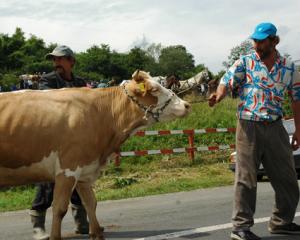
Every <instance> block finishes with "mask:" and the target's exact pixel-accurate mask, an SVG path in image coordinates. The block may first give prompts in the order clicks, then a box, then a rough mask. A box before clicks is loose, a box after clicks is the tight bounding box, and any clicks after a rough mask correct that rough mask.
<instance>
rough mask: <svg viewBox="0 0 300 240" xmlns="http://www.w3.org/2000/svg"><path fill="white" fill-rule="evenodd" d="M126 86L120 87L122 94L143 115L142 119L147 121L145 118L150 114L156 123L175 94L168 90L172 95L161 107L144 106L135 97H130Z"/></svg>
mask: <svg viewBox="0 0 300 240" xmlns="http://www.w3.org/2000/svg"><path fill="white" fill-rule="evenodd" d="M127 84H128V83H125V84H123V85H122V87H123V89H124V92H125V94H126V95H127V97H128V98H129V99H130V100H131V101H133V102H134V103H135V104H136V105H137V106H138V107H139V108H140V109H141V110H142V111H143V112H144V113H145V115H144V119H146V120H147V119H148V118H147V114H150V115H151V117H152V118H153V119H154V120H155V121H156V122H159V116H160V114H161V113H163V111H164V109H165V108H166V107H167V106H168V105H169V104H170V102H171V100H172V98H173V96H175V93H173V92H172V91H171V90H169V89H168V90H169V91H170V92H171V93H172V95H171V97H170V98H169V99H168V100H167V101H165V102H164V103H163V104H161V106H158V105H150V106H145V105H143V104H142V103H140V102H139V101H138V99H137V98H136V97H134V96H132V95H130V94H129V92H128V91H127V89H126V85H127Z"/></svg>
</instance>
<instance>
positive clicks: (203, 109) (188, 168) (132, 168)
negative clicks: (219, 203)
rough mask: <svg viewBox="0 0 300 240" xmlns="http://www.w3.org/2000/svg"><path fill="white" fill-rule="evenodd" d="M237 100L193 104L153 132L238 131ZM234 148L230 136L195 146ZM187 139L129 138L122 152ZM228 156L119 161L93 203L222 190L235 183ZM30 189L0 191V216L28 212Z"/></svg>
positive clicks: (207, 137) (201, 139)
mask: <svg viewBox="0 0 300 240" xmlns="http://www.w3.org/2000/svg"><path fill="white" fill-rule="evenodd" d="M236 104H237V101H236V100H232V99H225V100H224V101H222V102H221V103H220V104H219V105H217V106H216V107H214V108H209V107H208V106H207V103H195V104H193V111H192V112H191V114H190V115H189V116H188V117H186V118H183V119H177V120H175V121H172V122H169V123H166V124H162V123H159V124H156V125H155V126H154V127H152V128H151V129H152V130H153V129H157V130H167V129H202V128H208V127H209V128H227V127H235V126H236V117H235V113H236ZM231 143H234V134H232V133H213V134H198V135H195V146H200V145H217V144H231ZM187 146H188V138H187V136H185V135H167V136H146V137H135V136H134V137H131V138H130V139H128V141H126V142H125V144H124V145H123V146H122V149H121V151H133V150H145V149H161V148H177V147H187ZM229 154H230V151H217V152H201V153H196V154H195V160H194V161H193V162H192V161H191V160H190V159H189V158H188V156H187V154H186V153H184V154H176V155H175V154H174V155H151V156H143V157H123V158H122V159H121V165H120V166H119V167H115V166H114V163H111V164H109V165H108V166H107V167H106V169H105V170H104V171H103V174H102V176H101V177H99V179H98V180H97V181H96V183H95V186H94V190H95V193H96V197H97V200H109V199H122V198H130V197H140V196H147V195H153V194H162V193H170V192H178V191H190V190H194V189H199V188H209V187H217V186H225V185H230V184H232V183H233V179H234V176H233V174H232V172H230V171H229V170H228V160H229ZM34 194H35V189H34V187H33V186H24V187H14V188H8V189H2V190H0V211H2V212H3V211H12V210H19V209H28V208H30V205H31V202H32V200H33V198H34Z"/></svg>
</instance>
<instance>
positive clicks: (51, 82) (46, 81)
mask: <svg viewBox="0 0 300 240" xmlns="http://www.w3.org/2000/svg"><path fill="white" fill-rule="evenodd" d="M85 86H86V82H85V81H84V80H83V78H80V77H77V76H74V75H73V74H72V81H65V80H64V79H62V78H61V76H60V75H59V74H58V73H57V72H56V71H53V72H50V73H47V74H44V75H42V77H41V79H40V82H39V89H40V90H44V89H52V88H67V87H85Z"/></svg>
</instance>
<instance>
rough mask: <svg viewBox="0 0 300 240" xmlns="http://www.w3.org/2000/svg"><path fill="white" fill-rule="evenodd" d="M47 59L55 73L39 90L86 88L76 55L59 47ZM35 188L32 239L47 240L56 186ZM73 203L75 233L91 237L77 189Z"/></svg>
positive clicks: (44, 77)
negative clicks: (75, 69)
mask: <svg viewBox="0 0 300 240" xmlns="http://www.w3.org/2000/svg"><path fill="white" fill-rule="evenodd" d="M46 59H48V60H52V62H53V66H54V71H52V72H50V73H47V74H44V75H42V77H41V79H40V82H39V89H40V90H45V89H57V88H66V87H85V86H86V82H85V81H84V80H83V79H82V78H80V77H77V76H75V75H74V74H73V72H72V69H73V66H74V64H75V55H74V53H73V51H72V50H71V49H70V48H69V47H68V46H65V45H60V46H57V47H56V48H54V50H53V51H52V52H51V53H48V54H47V55H46ZM58 137H59V136H58ZM36 185H37V193H36V196H35V199H34V201H33V203H32V207H31V209H30V212H29V213H30V216H31V222H32V224H33V238H34V239H36V240H47V239H49V235H48V234H47V233H46V231H45V217H46V211H47V209H48V208H49V207H50V206H51V204H52V201H53V189H54V183H39V184H36ZM71 203H72V205H71V209H72V215H73V217H74V220H75V224H76V229H75V232H76V233H79V234H88V233H89V223H88V221H87V214H86V211H85V209H84V207H83V205H82V202H81V199H80V197H79V195H78V193H77V191H76V189H75V190H74V191H73V193H72V196H71Z"/></svg>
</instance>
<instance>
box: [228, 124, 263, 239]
mask: <svg viewBox="0 0 300 240" xmlns="http://www.w3.org/2000/svg"><path fill="white" fill-rule="evenodd" d="M257 134H259V132H258V131H257V126H256V123H254V122H251V121H243V120H240V121H238V124H237V130H236V149H237V155H236V156H237V161H236V168H235V171H236V172H235V184H234V191H235V195H234V207H233V214H232V224H233V230H232V232H231V239H234V240H244V239H245V240H248V239H249V240H250V239H251V240H259V239H260V238H259V237H258V236H256V235H255V234H254V233H252V232H251V231H250V228H251V227H252V226H253V224H254V219H253V216H254V213H255V207H256V191H257V169H258V166H259V153H258V149H257V144H256V139H257Z"/></svg>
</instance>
